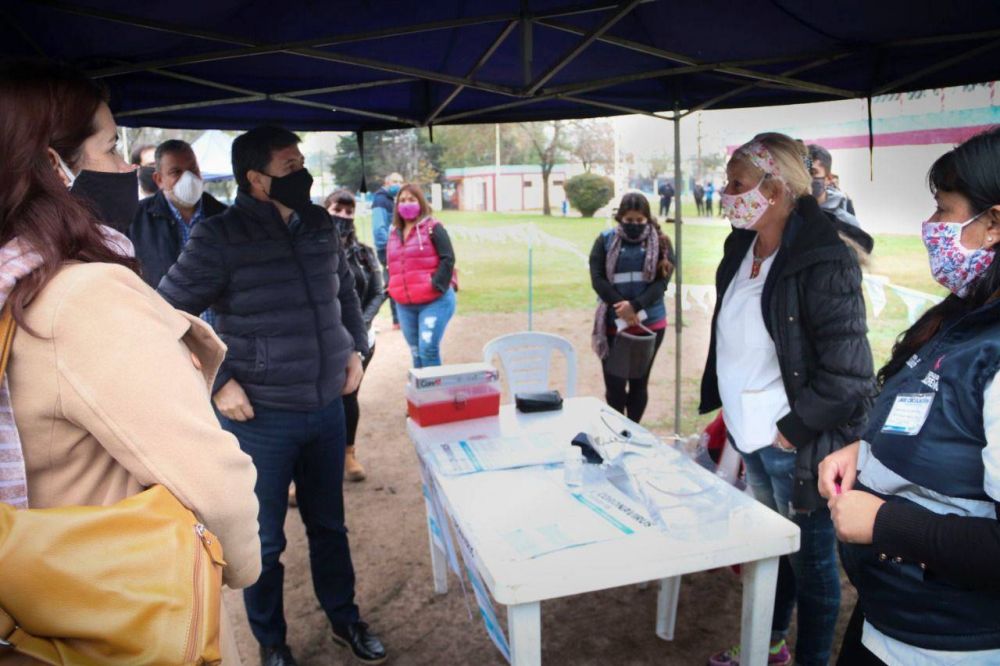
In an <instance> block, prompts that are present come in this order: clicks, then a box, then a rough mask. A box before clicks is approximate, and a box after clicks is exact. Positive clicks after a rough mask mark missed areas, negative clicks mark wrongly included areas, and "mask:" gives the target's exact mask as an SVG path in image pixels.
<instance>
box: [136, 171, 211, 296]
mask: <svg viewBox="0 0 1000 666" xmlns="http://www.w3.org/2000/svg"><path fill="white" fill-rule="evenodd" d="M224 210H226V206H225V204H223V203H221V202H219V201H218V200H217V199H216V198H215V197H213V196H212V195H211V194H209V193H208V192H206V193H204V194H202V195H201V214H202V221H204V220H207V219H208V218H210V217H214V216H216V215H218V214H220V213H221V212H222V211H224ZM128 236H129V238H130V239H132V244H133V245H134V246H135V258H136V259H138V260H139V267H140V268H141V269H142V279H143V280H145V281H146V284H148V285H149V286H150V287H152V288H153V289H156V287H157V286H158V285H159V284H160V280H162V279H163V276H164V275H166V274H167V271H169V270H170V267H171V266H173V265H174V263H175V262H176V261H177V257H179V256H181V249H182V248H181V240H182V237H181V230H180V229H179V228H178V226H177V220H176V219H175V218H174V215H173V213H172V212H171V211H170V205H169V204H168V203H167V196H166V195H165V194H164V193H163V190H160V191H159V192H157V193H156V194H154V195H153V196H151V197H146V198H145V199H143V200H142V201H140V202H139V208H138V209H137V210H136V212H135V219H134V220H132V224H131V225H130V226H129V228H128Z"/></svg>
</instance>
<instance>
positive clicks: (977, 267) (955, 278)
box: [921, 211, 996, 298]
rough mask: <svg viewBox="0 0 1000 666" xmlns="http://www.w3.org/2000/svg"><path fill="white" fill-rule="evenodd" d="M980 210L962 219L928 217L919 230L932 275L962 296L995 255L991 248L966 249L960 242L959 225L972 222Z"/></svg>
mask: <svg viewBox="0 0 1000 666" xmlns="http://www.w3.org/2000/svg"><path fill="white" fill-rule="evenodd" d="M983 212H985V211H983ZM982 214H983V213H979V215H976V216H975V217H972V218H970V219H968V220H966V221H965V222H931V221H929V220H928V221H927V222H924V225H923V228H922V230H921V236H922V237H923V240H924V246H925V247H926V248H927V254H928V256H929V257H930V261H931V275H933V276H934V279H935V280H937V281H938V282H939V283H941V284H942V285H944V286H945V287H947V288H948V289H949V290H951V292H952V293H954V294H955V295H956V296H958V297H959V298H965V296H966V294H968V293H969V286H970V285H971V284H972V283H973V282H975V280H976V278H978V277H979V276H980V275H982V274H983V273H985V272H986V269H987V268H989V267H990V264H992V263H993V259H994V257H995V256H996V253H995V252H994V251H993V248H985V247H981V248H978V249H975V250H969V249H967V248H966V247H964V246H963V245H962V240H961V238H962V229H964V228H965V227H967V226H969V225H970V224H972V223H973V222H975V221H976V220H977V219H979V217H980V216H982Z"/></svg>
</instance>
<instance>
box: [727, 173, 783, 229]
mask: <svg viewBox="0 0 1000 666" xmlns="http://www.w3.org/2000/svg"><path fill="white" fill-rule="evenodd" d="M763 184H764V178H761V179H760V182H759V183H757V187H755V188H753V189H752V190H749V191H747V192H744V193H743V194H726V193H725V192H723V193H722V214H723V215H725V216H726V217H727V218H729V223H730V224H732V225H733V227H734V228H736V229H750V228H752V227H753V226H754V225H755V224H757V223H758V222H760V218H761V217H763V216H764V213H766V212H767V209H768V207H769V206H770V205H771V204H770V203H768V201H767V197H765V196H764V193H763V192H761V191H760V186H761V185H763Z"/></svg>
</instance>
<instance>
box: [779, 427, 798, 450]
mask: <svg viewBox="0 0 1000 666" xmlns="http://www.w3.org/2000/svg"><path fill="white" fill-rule="evenodd" d="M774 445H775V446H776V447H778V448H779V449H781V450H782V451H794V450H795V445H794V444H792V443H791V442H789V441H788V438H787V437H785V436H784V435H782V434H781V432H780V431H779V432H778V437H777V438H776V439H775V440H774Z"/></svg>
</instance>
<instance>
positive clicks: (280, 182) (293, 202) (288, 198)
mask: <svg viewBox="0 0 1000 666" xmlns="http://www.w3.org/2000/svg"><path fill="white" fill-rule="evenodd" d="M267 175H269V176H270V174H267ZM312 184H313V177H312V176H311V175H310V174H309V171H308V170H307V169H299V170H298V171H293V172H292V173H290V174H288V175H287V176H281V177H278V176H271V191H270V192H268V193H267V196H269V197H271V198H272V199H274V200H275V201H277V202H278V203H280V204H281V205H283V206H286V207H287V208H291V209H292V210H302V209H303V208H306V207H308V206H309V204H311V203H312V199H311V198H310V197H309V191H310V190H311V189H312Z"/></svg>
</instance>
